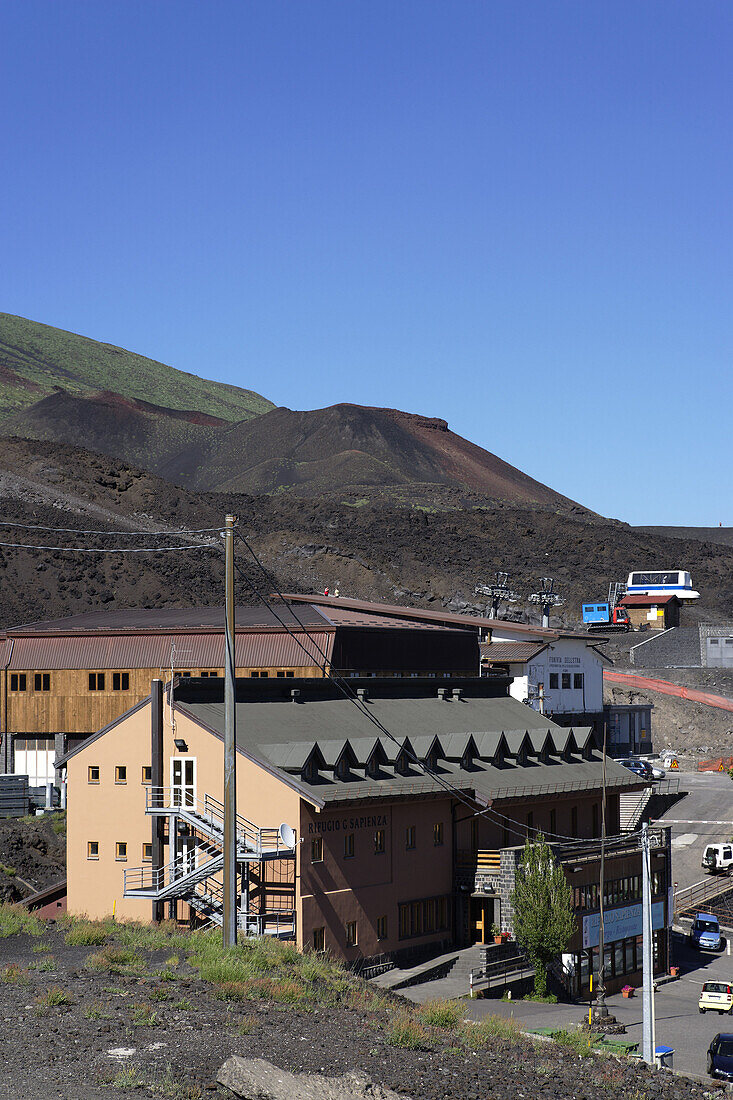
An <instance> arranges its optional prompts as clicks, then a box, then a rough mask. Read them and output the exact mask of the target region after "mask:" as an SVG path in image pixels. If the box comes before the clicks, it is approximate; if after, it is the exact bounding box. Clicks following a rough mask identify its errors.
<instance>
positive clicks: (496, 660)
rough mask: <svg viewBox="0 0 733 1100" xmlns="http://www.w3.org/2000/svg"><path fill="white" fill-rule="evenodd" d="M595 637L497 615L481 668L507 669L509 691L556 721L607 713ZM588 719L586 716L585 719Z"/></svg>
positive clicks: (483, 646)
mask: <svg viewBox="0 0 733 1100" xmlns="http://www.w3.org/2000/svg"><path fill="white" fill-rule="evenodd" d="M607 661H608V658H606V657H605V656H604V655H603V654H602V653H601V651H600V650H599V649H598V647H597V639H593V638H588V637H587V636H585V635H577V634H575V635H574V634H571V633H564V632H560V631H552V630H547V629H542V628H534V629H533V628H532V627H531V626H525V625H524V624H518V623H503V622H501V620H498V619H497V620H493V621H492V625H491V641H490V642H482V643H481V665H482V668H489V667H491V666H499V667H502V668H506V669H508V671H509V674H510V675H511V676H512V677H513V678H514V680H513V683H512V685H511V688H510V689H509V690H510V693H511V695H512V696H513V697H514V698H515V699H518V700H519V701H520V702H522V703H527V704H528V705H529V706H531V707H533V708H534V709H535V710H538V711H544V713H545V714H547V715H548V716H550V715H551V716H552V717H553V718H555V719H556V720H562V718H563V717H565V716H567V717H570V716H573V717H575V718H577V721H578V723H579V724H580V718H581V716H583V717H584V718H586V719H587V718H588V716H590V715H597V716H601V715H602V713H603V665H604V662H607ZM585 724H588V721H586V722H585Z"/></svg>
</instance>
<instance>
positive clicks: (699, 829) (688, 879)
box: [660, 772, 733, 889]
mask: <svg viewBox="0 0 733 1100" xmlns="http://www.w3.org/2000/svg"><path fill="white" fill-rule="evenodd" d="M680 790H687V791H688V792H689V793H688V795H687V797H686V798H683V799H681V800H680V801H679V802H677V803H676V804H675V805H674V806H672V808H671V809H670V810H668V811H667V813H666V814H664V816H663V817H661V818H660V821H661V822H662V823H663V824H670V825H671V826H672V873H673V875H674V881H675V882H676V883H677V885H678V887H679V888H680V889H682V888H683V887H685V886H692V885H693V883H695V882H699V881H700V880H701V879H703V878H705V877H706V876H705V875H704V873H703V870H702V867H701V866H700V861H701V859H702V853H703V850H704V848H705V845H706V844H712V843H715V842H716V841H722V840H727V839H728V838H729V837H731V836H733V782H731V780H730V779H729V778H728V776H727V774H725V773H724V772H723V773H720V772H680Z"/></svg>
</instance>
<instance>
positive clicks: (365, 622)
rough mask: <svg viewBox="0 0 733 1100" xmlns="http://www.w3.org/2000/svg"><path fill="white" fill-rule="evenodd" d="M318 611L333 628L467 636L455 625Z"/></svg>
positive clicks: (344, 609)
mask: <svg viewBox="0 0 733 1100" xmlns="http://www.w3.org/2000/svg"><path fill="white" fill-rule="evenodd" d="M301 606H303V605H301V604H298V606H297V607H296V609H295V613H296V614H297V615H298V617H300V608H301ZM305 606H306V607H307V606H308V605H307V604H306V605H305ZM316 610H317V611H319V612H320V614H322V615H323V617H324V618H325V619H326V621H327V622H329V623H332V624H333V626H355V627H367V628H377V629H379V630H430V631H435V630H437V631H440V632H441V633H443V634H465V631H463V630H459V629H458V628H457V627H456V626H455V625H453V626H449V625H447V624H443V623H430V622H420V621H419V620H417V619H401V618H396V617H393V616H391V615H390V617H389V618H388V619H387V618H385V616H384V615H374V614H370V613H369V612H368V611H353V610H352V609H351V608H348V607H329V608H328V611H324V610H323V609H322V608H317V609H316Z"/></svg>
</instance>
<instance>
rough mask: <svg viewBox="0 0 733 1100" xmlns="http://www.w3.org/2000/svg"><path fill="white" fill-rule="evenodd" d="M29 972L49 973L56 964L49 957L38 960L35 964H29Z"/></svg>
mask: <svg viewBox="0 0 733 1100" xmlns="http://www.w3.org/2000/svg"><path fill="white" fill-rule="evenodd" d="M28 969H29V970H46V971H51V970H55V969H56V963H55V962H54V961H53V959H52V958H51V956H50V955H48V956H47V957H46V958H45V959H39V961H38V962H36V963H31V964H30V966H29V967H28Z"/></svg>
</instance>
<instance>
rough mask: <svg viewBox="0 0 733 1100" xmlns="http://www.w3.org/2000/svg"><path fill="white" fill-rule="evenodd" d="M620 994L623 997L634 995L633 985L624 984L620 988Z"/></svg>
mask: <svg viewBox="0 0 733 1100" xmlns="http://www.w3.org/2000/svg"><path fill="white" fill-rule="evenodd" d="M621 995H622V996H623V997H626V998H627V999H628V998H629V997H633V996H634V987H633V985H625V986H624V987H623V989H622V990H621Z"/></svg>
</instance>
